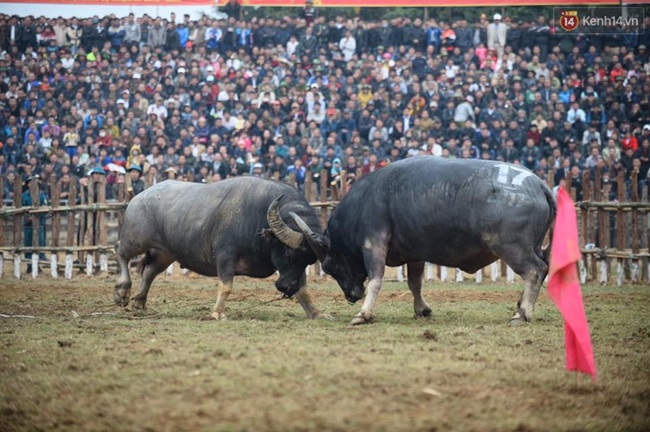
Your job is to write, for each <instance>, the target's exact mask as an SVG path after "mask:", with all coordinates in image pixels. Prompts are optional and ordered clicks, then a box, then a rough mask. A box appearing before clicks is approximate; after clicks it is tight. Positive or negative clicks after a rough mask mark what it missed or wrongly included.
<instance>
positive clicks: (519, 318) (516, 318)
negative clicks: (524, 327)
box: [508, 309, 530, 327]
mask: <svg viewBox="0 0 650 432" xmlns="http://www.w3.org/2000/svg"><path fill="white" fill-rule="evenodd" d="M528 322H530V319H528V318H526V312H525V311H524V310H523V309H519V310H517V312H515V314H514V315H513V316H512V318H510V322H509V323H508V325H509V326H511V327H514V326H518V325H521V324H526V323H528Z"/></svg>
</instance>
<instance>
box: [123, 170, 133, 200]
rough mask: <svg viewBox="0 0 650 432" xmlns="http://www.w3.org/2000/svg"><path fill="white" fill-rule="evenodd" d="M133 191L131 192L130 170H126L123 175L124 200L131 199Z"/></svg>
mask: <svg viewBox="0 0 650 432" xmlns="http://www.w3.org/2000/svg"><path fill="white" fill-rule="evenodd" d="M134 195H135V193H134V192H133V179H132V178H131V172H130V171H129V172H127V173H126V176H124V201H131V200H132V199H133V196H134Z"/></svg>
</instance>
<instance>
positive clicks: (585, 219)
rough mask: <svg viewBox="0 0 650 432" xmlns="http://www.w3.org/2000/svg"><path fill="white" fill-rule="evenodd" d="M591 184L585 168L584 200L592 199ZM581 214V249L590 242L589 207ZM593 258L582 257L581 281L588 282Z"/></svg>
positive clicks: (583, 177) (581, 210) (583, 179)
mask: <svg viewBox="0 0 650 432" xmlns="http://www.w3.org/2000/svg"><path fill="white" fill-rule="evenodd" d="M590 185H591V180H589V171H587V170H585V172H584V173H583V174H582V201H583V202H586V201H589V200H590V199H591V196H590V194H589V191H590ZM580 216H581V217H582V226H581V232H582V236H581V237H582V238H581V239H580V249H581V250H583V249H584V248H585V246H586V245H587V243H589V238H590V237H589V227H588V226H589V209H588V208H581V209H580ZM590 260H591V258H590V256H587V255H583V257H582V263H583V267H584V269H583V272H582V273H581V282H582V283H586V282H587V278H588V276H589V262H590Z"/></svg>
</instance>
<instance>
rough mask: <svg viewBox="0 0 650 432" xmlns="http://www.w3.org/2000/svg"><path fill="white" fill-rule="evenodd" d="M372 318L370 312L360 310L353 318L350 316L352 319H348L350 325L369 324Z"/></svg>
mask: <svg viewBox="0 0 650 432" xmlns="http://www.w3.org/2000/svg"><path fill="white" fill-rule="evenodd" d="M374 320H375V317H374V315H373V314H372V313H370V312H364V311H361V312H359V313H358V314H357V315H356V316H355V317H354V318H352V321H350V325H352V326H357V325H362V324H370V323H371V322H373V321H374Z"/></svg>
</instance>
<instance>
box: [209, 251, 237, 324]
mask: <svg viewBox="0 0 650 432" xmlns="http://www.w3.org/2000/svg"><path fill="white" fill-rule="evenodd" d="M217 268H218V269H219V287H218V293H217V302H216V303H215V304H214V308H212V313H211V314H210V316H209V317H208V318H211V319H215V320H225V319H226V300H228V296H229V295H230V293H231V292H232V281H233V279H234V278H235V270H234V265H233V264H231V263H230V262H224V261H223V260H221V261H218V262H217Z"/></svg>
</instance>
